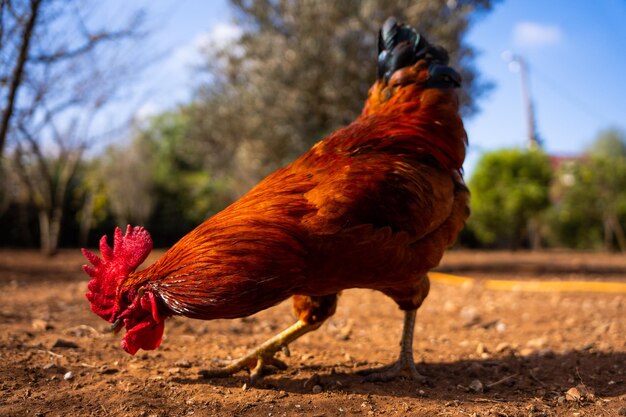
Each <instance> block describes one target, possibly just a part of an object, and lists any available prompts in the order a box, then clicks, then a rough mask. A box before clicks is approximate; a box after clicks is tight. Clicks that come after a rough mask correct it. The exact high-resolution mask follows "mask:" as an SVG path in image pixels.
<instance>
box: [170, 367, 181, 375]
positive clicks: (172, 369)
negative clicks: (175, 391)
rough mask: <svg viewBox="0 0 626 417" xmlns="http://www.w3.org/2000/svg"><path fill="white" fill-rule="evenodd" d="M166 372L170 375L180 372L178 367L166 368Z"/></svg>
mask: <svg viewBox="0 0 626 417" xmlns="http://www.w3.org/2000/svg"><path fill="white" fill-rule="evenodd" d="M167 373H168V374H170V375H174V374H178V373H180V368H170V369H168V370H167Z"/></svg>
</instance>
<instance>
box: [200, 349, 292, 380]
mask: <svg viewBox="0 0 626 417" xmlns="http://www.w3.org/2000/svg"><path fill="white" fill-rule="evenodd" d="M251 353H258V355H256V356H255V355H252V354H248V355H245V356H244V357H242V358H240V359H237V360H234V361H229V362H228V364H227V365H226V366H224V367H223V368H213V369H204V370H201V371H200V372H199V374H200V375H201V376H202V377H204V378H225V377H228V376H231V375H234V374H236V373H237V372H239V371H242V370H244V369H247V370H248V371H249V372H250V385H251V386H252V385H254V384H255V383H256V382H257V381H258V380H259V379H261V377H262V376H263V375H265V374H267V373H269V372H270V371H272V370H275V369H279V370H285V369H287V364H286V363H285V362H283V361H281V360H280V359H278V358H275V357H274V356H273V355H274V353H275V352H269V351H266V352H251Z"/></svg>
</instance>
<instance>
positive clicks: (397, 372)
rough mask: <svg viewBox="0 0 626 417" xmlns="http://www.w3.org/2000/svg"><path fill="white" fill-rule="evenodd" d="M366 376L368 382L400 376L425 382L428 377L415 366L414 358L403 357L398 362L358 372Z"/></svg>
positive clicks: (388, 379) (389, 379)
mask: <svg viewBox="0 0 626 417" xmlns="http://www.w3.org/2000/svg"><path fill="white" fill-rule="evenodd" d="M358 374H359V375H363V376H365V381H367V382H377V381H391V380H392V379H396V378H399V377H404V378H408V379H412V380H414V381H418V382H425V381H426V377H425V376H423V375H422V374H420V373H419V372H418V371H417V368H416V367H415V363H414V362H413V358H412V357H411V358H403V357H401V358H400V359H398V360H397V361H396V362H394V363H392V364H390V365H387V366H383V367H381V368H374V369H366V370H363V371H359V372H358Z"/></svg>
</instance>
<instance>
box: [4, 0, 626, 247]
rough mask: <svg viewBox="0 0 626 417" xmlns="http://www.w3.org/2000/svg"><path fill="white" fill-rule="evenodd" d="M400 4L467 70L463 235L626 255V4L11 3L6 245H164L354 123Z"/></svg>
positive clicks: (7, 8)
mask: <svg viewBox="0 0 626 417" xmlns="http://www.w3.org/2000/svg"><path fill="white" fill-rule="evenodd" d="M388 16H396V17H397V18H398V19H400V20H402V21H406V22H408V23H410V24H412V25H413V26H415V27H417V28H418V29H419V31H420V32H421V33H422V34H424V35H425V36H426V37H427V38H428V39H429V40H430V41H431V42H434V43H438V44H441V45H443V46H445V47H446V48H447V49H448V51H449V52H450V55H451V59H452V62H453V65H454V66H455V67H457V68H458V69H459V70H460V72H461V73H462V75H463V78H464V88H463V90H462V91H460V95H461V102H462V112H463V115H464V119H465V123H466V129H467V131H468V135H469V140H470V147H469V154H468V159H467V162H466V167H465V173H466V178H467V181H468V184H469V186H470V189H471V191H472V211H473V214H472V217H471V219H470V222H469V224H468V227H467V228H466V230H465V231H464V232H463V235H462V236H461V238H460V241H459V243H458V245H461V246H464V247H469V248H497V249H500V248H507V249H524V248H530V249H535V250H538V249H542V248H570V249H587V250H607V251H618V250H619V251H622V252H624V251H626V236H625V233H624V228H625V227H626V133H625V132H626V118H625V115H626V112H625V110H626V102H625V99H624V97H626V83H625V82H624V81H623V74H624V70H626V53H625V52H626V51H625V50H624V48H625V47H624V44H623V40H624V39H626V25H625V24H624V23H626V3H625V2H624V1H622V0H599V1H596V2H582V1H581V2H571V1H566V0H554V1H551V2H542V1H538V0H530V1H522V0H501V1H499V0H476V1H469V0H466V1H463V0H432V1H426V0H420V1H418V0H415V1H409V0H406V1H401V0H397V1H388V0H363V1H356V0H355V1H351V0H345V1H341V2H331V1H309V0H302V1H295V0H259V1H252V0H231V1H226V0H216V1H210V2H204V1H197V0H196V1H192V0H186V1H185V0H177V1H170V0H160V1H143V2H141V1H135V2H124V1H121V0H110V1H107V2H97V1H82V2H70V3H68V2H65V1H60V0H20V1H16V0H2V1H0V19H1V20H0V47H1V51H0V103H1V104H0V106H1V107H0V110H1V114H0V116H1V119H0V156H1V166H0V169H1V172H0V230H1V233H0V246H4V247H26V248H40V249H41V251H42V253H43V254H46V255H52V254H54V253H56V252H57V250H58V249H59V248H61V247H77V246H79V245H81V246H85V245H87V246H93V245H95V243H96V241H97V239H98V238H99V237H100V236H102V235H103V234H105V233H110V232H111V231H112V228H113V227H114V226H116V225H120V226H123V225H125V224H127V223H131V224H140V225H145V226H146V227H147V228H148V230H150V231H151V233H152V235H153V237H154V239H155V243H156V245H157V246H162V247H165V246H168V245H171V244H173V243H174V242H175V241H176V240H178V239H179V238H180V237H182V236H183V235H184V234H185V233H187V232H188V231H189V230H191V229H192V228H193V227H195V226H196V225H197V224H199V223H200V222H202V221H203V220H204V219H206V218H207V217H209V216H211V215H212V214H214V213H216V212H217V211H219V210H221V209H222V208H224V207H225V206H227V205H228V204H230V203H231V202H232V201H234V200H235V199H237V198H238V197H239V196H240V195H242V194H243V193H244V192H245V191H246V190H248V189H249V188H250V187H251V186H253V185H254V184H255V183H256V182H257V181H259V180H260V179H261V178H263V177H264V176H265V175H267V174H268V173H269V172H271V171H272V170H274V169H276V168H277V167H280V166H282V165H284V164H286V163H288V162H290V161H291V160H293V159H294V158H295V157H297V156H298V155H300V154H302V153H303V152H305V151H306V150H307V149H308V148H309V147H310V146H311V145H312V144H314V143H315V142H317V141H318V140H320V139H321V138H322V137H324V136H325V135H326V134H328V133H330V132H331V131H333V130H335V129H337V128H338V127H341V126H344V125H346V124H348V123H350V121H352V120H353V119H354V118H355V117H356V116H357V115H358V114H359V112H360V110H361V107H362V105H363V102H364V100H365V97H366V95H367V90H368V89H369V87H370V85H371V84H372V83H373V81H374V80H375V76H376V74H375V72H376V54H377V50H376V42H377V31H378V29H379V27H380V25H381V24H382V22H383V21H384V20H385V19H386V18H387V17H388Z"/></svg>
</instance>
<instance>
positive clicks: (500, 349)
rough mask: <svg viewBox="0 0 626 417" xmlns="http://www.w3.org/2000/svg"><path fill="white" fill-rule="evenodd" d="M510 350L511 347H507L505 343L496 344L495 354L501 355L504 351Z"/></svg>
mask: <svg viewBox="0 0 626 417" xmlns="http://www.w3.org/2000/svg"><path fill="white" fill-rule="evenodd" d="M510 349H511V345H509V344H508V343H506V342H502V343H498V346H496V352H497V353H502V352H504V351H505V350H510Z"/></svg>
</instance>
